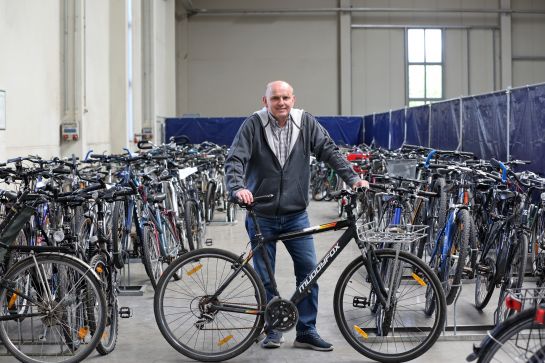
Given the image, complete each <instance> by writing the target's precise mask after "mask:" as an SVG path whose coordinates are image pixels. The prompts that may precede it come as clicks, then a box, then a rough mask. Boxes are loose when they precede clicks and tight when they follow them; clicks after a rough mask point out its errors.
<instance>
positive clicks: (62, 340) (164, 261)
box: [0, 142, 237, 362]
mask: <svg viewBox="0 0 545 363" xmlns="http://www.w3.org/2000/svg"><path fill="white" fill-rule="evenodd" d="M139 147H141V148H142V150H141V151H140V152H139V153H138V154H131V153H130V152H128V150H127V152H126V153H125V154H123V155H103V154H92V152H90V153H88V154H87V156H86V158H85V159H84V160H77V159H76V158H72V159H59V158H53V159H50V160H45V159H42V158H40V157H38V156H27V157H18V158H14V159H10V160H8V161H7V162H6V163H2V164H0V183H1V186H0V188H1V189H0V272H1V278H0V286H2V289H1V294H0V338H1V340H2V342H3V344H4V346H5V347H6V349H7V350H8V351H9V352H10V353H11V354H13V355H14V356H15V357H16V358H18V359H19V360H21V361H24V362H42V361H43V362H49V361H55V362H78V361H81V360H82V359H84V358H85V357H86V356H88V355H89V354H90V353H91V352H92V351H93V350H94V349H95V348H96V349H97V350H98V352H100V354H103V355H105V354H108V353H110V352H112V351H113V350H114V348H115V346H116V342H117V336H118V328H119V324H118V319H119V317H129V316H130V315H131V312H130V309H129V308H128V307H120V306H119V305H118V294H119V287H120V286H119V285H120V279H121V269H122V268H123V267H124V266H125V264H126V263H128V262H129V259H134V258H140V259H141V260H142V262H143V264H144V267H145V270H146V272H147V274H148V276H149V278H150V282H151V285H152V286H153V287H155V286H156V283H157V281H158V280H159V278H160V277H161V274H162V273H163V271H164V269H165V268H166V266H167V265H168V264H169V263H171V262H172V261H173V260H175V259H176V258H177V257H179V256H180V255H182V254H184V253H186V252H187V251H191V250H195V249H198V248H200V247H202V246H203V245H204V244H206V239H205V230H206V224H207V223H208V222H210V221H211V220H213V218H214V215H215V211H216V210H218V209H220V210H222V211H223V212H225V220H226V221H234V220H235V219H236V210H237V208H236V205H235V204H233V203H230V202H229V201H228V200H227V196H226V192H225V188H224V181H223V162H224V160H225V155H226V149H225V148H222V147H219V146H217V145H214V144H210V143H203V144H201V145H176V143H174V142H171V143H169V144H165V145H161V146H156V147H153V148H152V147H151V145H150V144H146V143H141V144H139Z"/></svg>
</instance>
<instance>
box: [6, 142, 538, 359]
mask: <svg viewBox="0 0 545 363" xmlns="http://www.w3.org/2000/svg"><path fill="white" fill-rule="evenodd" d="M139 146H140V147H141V148H142V150H141V152H139V153H138V154H137V155H132V154H131V153H129V152H127V153H126V154H125V155H102V154H100V155H95V154H92V153H89V154H88V155H87V156H86V158H84V160H81V161H78V160H76V159H71V160H61V159H59V158H54V159H51V160H44V159H41V158H39V157H36V156H30V157H21V158H15V159H12V160H8V162H7V163H5V164H3V165H0V179H1V181H2V183H3V187H4V188H3V189H2V190H1V191H0V212H1V214H0V216H1V218H2V219H1V222H0V257H1V258H0V264H1V265H0V268H1V271H2V277H1V278H0V286H2V290H1V292H0V338H1V339H2V342H3V343H4V345H5V347H6V348H7V349H8V350H9V351H10V352H11V353H12V354H13V355H14V356H16V357H17V358H18V359H19V360H21V361H25V362H42V361H43V362H49V361H56V362H78V361H81V360H82V359H84V358H85V357H86V356H88V355H89V354H90V353H91V351H93V350H94V349H95V348H96V349H97V350H98V351H99V352H100V353H101V354H108V353H109V352H111V351H113V349H114V348H115V345H116V342H117V333H118V327H119V325H118V318H119V317H120V316H121V317H128V316H130V309H128V308H125V307H119V306H118V300H117V296H118V292H119V283H120V281H119V280H120V270H121V269H122V268H123V267H124V266H125V264H126V263H127V262H128V260H129V259H130V258H135V257H137V258H141V259H142V261H143V263H144V266H145V270H146V272H147V274H148V276H149V278H150V281H151V284H152V286H153V287H154V288H156V295H155V299H154V311H155V315H156V320H157V323H158V326H159V329H160V331H161V333H162V334H163V336H164V337H165V338H166V339H167V341H168V342H169V343H170V344H171V345H172V346H173V347H174V348H175V349H177V350H178V351H180V352H181V353H183V354H185V355H187V356H189V357H191V358H194V359H198V360H206V361H219V360H224V359H228V358H231V357H234V356H236V355H238V354H240V353H242V352H243V351H244V350H246V349H247V348H248V347H249V346H250V345H251V344H252V343H253V342H254V341H255V339H257V337H258V335H259V334H260V333H261V332H262V331H263V328H264V326H268V327H269V328H274V329H277V330H283V329H284V330H287V329H289V328H291V327H292V326H293V325H294V324H295V323H296V320H297V319H296V318H297V310H296V308H295V305H294V303H296V302H297V301H298V300H299V299H300V298H301V297H302V296H304V294H305V293H306V290H307V287H308V286H309V285H311V284H312V283H313V282H314V281H315V280H317V279H318V278H319V276H320V275H321V273H322V272H323V271H324V270H325V269H326V268H327V267H328V266H329V264H330V263H331V261H332V260H333V258H334V257H335V256H336V254H337V251H338V250H342V249H343V248H344V247H345V246H346V245H347V244H348V242H349V241H351V240H353V241H355V243H356V244H357V246H358V248H359V249H360V250H361V256H360V257H358V258H357V259H356V260H355V261H354V262H353V263H351V264H350V265H348V266H347V268H346V270H345V271H344V272H343V273H342V274H341V277H340V280H339V283H338V284H337V287H336V289H335V298H334V310H335V319H336V321H337V323H338V325H339V329H340V330H341V332H342V333H343V336H344V337H345V338H346V339H347V341H348V342H349V343H350V344H351V345H352V346H353V347H354V348H355V349H356V350H358V351H359V352H360V353H362V354H364V355H365V356H367V357H369V358H372V359H375V360H379V361H396V362H397V361H406V360H410V359H414V358H415V357H417V356H419V355H421V354H423V353H424V352H425V351H427V350H428V349H429V348H430V347H431V346H432V345H433V343H434V342H435V341H436V340H437V338H438V336H439V334H440V332H441V330H442V329H443V327H444V323H445V319H446V309H447V307H446V305H447V304H452V303H454V302H455V301H456V300H457V297H458V295H459V293H460V291H461V289H462V284H461V282H462V281H463V279H464V278H473V279H474V280H475V294H474V295H475V306H476V307H477V308H478V309H483V308H484V307H485V306H486V305H487V304H488V303H489V301H490V299H491V296H492V294H493V291H494V289H495V288H496V287H499V289H500V294H499V295H500V297H499V299H498V305H497V306H498V307H497V308H496V311H495V314H494V315H495V322H496V323H497V324H498V325H497V327H496V328H495V329H494V331H492V332H491V333H490V337H489V338H487V339H486V340H485V341H483V343H482V344H481V345H480V347H479V348H478V349H476V350H475V353H474V356H472V357H471V358H473V359H476V358H478V359H479V361H482V362H486V361H490V360H491V359H499V360H500V361H503V360H502V357H518V358H520V360H522V361H543V359H542V358H541V360H539V359H540V357H542V356H543V355H544V352H545V348H543V346H545V342H543V340H542V338H541V335H542V334H541V333H542V332H543V330H542V328H543V323H544V320H545V308H544V307H543V306H542V305H541V303H542V302H543V295H545V294H544V293H543V292H542V285H543V282H544V281H545V259H544V256H545V254H544V253H545V252H544V251H545V241H544V238H543V234H544V231H545V219H544V218H545V217H544V216H543V214H544V213H543V210H544V203H545V202H544V198H543V197H542V195H543V194H542V193H543V191H545V183H544V181H543V180H542V179H541V178H540V177H539V176H537V175H535V174H533V173H529V172H522V173H516V172H515V171H514V170H513V169H515V168H516V167H517V166H519V165H522V164H524V162H521V161H512V162H509V163H501V162H499V161H496V160H490V161H485V160H478V159H476V158H474V157H473V155H472V154H470V153H464V152H457V151H437V150H431V149H427V148H422V147H418V146H411V145H405V146H404V147H402V148H401V149H400V150H397V151H395V152H389V151H385V150H375V149H371V148H366V147H360V148H346V149H344V151H345V153H346V155H347V159H348V160H350V161H351V162H353V163H354V170H355V171H356V172H358V173H360V174H361V175H362V177H364V178H366V179H367V180H369V181H370V182H371V184H370V185H371V188H370V189H369V190H360V191H356V192H350V191H346V190H345V189H346V188H345V189H343V185H342V183H341V182H340V181H339V178H337V177H336V175H335V174H334V173H333V172H332V171H330V170H329V169H327V168H326V167H325V165H323V164H320V163H317V162H314V163H313V164H312V165H311V168H312V171H313V172H312V176H311V178H312V180H311V185H312V197H313V198H314V199H317V200H319V199H328V198H335V199H337V205H338V211H339V216H341V217H345V218H343V219H342V220H341V221H337V222H332V223H329V224H325V225H321V226H318V227H317V228H311V229H307V230H304V231H301V233H303V234H313V233H320V232H323V231H327V230H334V229H340V228H346V231H345V233H344V234H343V236H341V238H340V239H339V241H338V242H337V244H336V245H334V246H333V248H332V249H331V250H330V251H329V252H328V253H327V254H326V256H325V257H324V258H323V259H322V260H321V261H320V263H319V265H318V266H317V267H316V270H315V271H316V273H314V274H313V275H311V276H309V277H308V278H307V279H305V281H304V282H303V284H306V285H302V286H301V287H300V288H298V290H297V291H298V292H296V293H295V294H294V296H293V297H292V299H291V300H285V299H281V298H280V297H278V298H277V299H275V300H274V301H271V302H269V303H268V304H267V302H266V299H265V294H264V288H263V284H262V283H261V281H260V280H259V279H257V278H256V276H257V275H256V274H255V271H253V269H252V267H251V266H250V264H249V263H248V262H249V261H250V260H251V258H252V256H253V254H254V252H255V253H259V251H257V249H256V250H255V251H253V250H250V251H247V252H245V253H243V254H241V255H240V256H238V255H235V254H233V253H231V252H228V251H221V250H217V249H207V248H203V247H204V246H203V245H205V244H206V239H205V229H206V224H207V222H210V221H212V220H213V219H214V214H215V211H216V210H217V209H222V210H223V211H224V212H225V214H226V217H225V219H226V221H228V222H229V221H234V220H235V219H236V211H237V205H236V203H233V202H231V201H229V200H228V198H227V195H226V190H225V186H224V181H223V161H224V159H225V155H226V149H225V148H221V147H219V146H217V145H213V144H210V143H204V144H201V145H176V144H175V143H170V144H166V145H161V146H154V147H151V145H150V144H146V143H142V144H140V145H139ZM256 200H257V201H259V198H256ZM241 206H242V207H245V208H248V211H249V213H250V214H249V215H250V216H252V206H245V205H241ZM298 235H299V234H297V233H292V234H290V235H289V236H288V235H287V236H275V238H279V239H289V238H291V237H293V236H298ZM254 238H257V239H259V241H260V242H261V243H260V244H259V246H261V245H262V244H263V243H266V242H267V241H266V239H263V237H262V236H255V237H254ZM189 251H193V252H191V253H187V252H189ZM422 260H424V261H426V263H427V265H426V264H424V263H422V262H421V261H422ZM167 266H168V268H167ZM530 275H533V276H535V279H534V280H536V281H537V283H536V285H535V287H533V286H532V287H531V288H530V287H528V286H529V285H528V283H527V284H525V285H523V283H524V278H525V276H530ZM527 282H528V281H527ZM523 308H525V310H524V311H523V312H522V313H520V314H513V313H514V312H515V311H519V310H522V309H523ZM511 315H513V316H511ZM521 332H523V333H521ZM514 338H515V340H513V339H514ZM520 341H523V343H522V344H521V343H520ZM502 354H503V355H502ZM498 357H499V358H498ZM536 359H537V360H536Z"/></svg>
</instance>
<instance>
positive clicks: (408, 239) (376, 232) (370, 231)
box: [356, 221, 428, 243]
mask: <svg viewBox="0 0 545 363" xmlns="http://www.w3.org/2000/svg"><path fill="white" fill-rule="evenodd" d="M356 227H357V228H356V231H357V233H358V238H359V239H360V240H361V241H363V242H367V243H413V242H416V241H418V240H419V239H421V238H424V237H426V236H427V233H426V229H427V228H428V226H426V225H416V224H415V225H412V224H405V225H401V224H397V225H393V224H392V225H389V226H388V227H386V228H385V229H384V230H380V229H379V228H378V226H377V225H376V223H375V222H368V223H359V221H358V223H357V225H356Z"/></svg>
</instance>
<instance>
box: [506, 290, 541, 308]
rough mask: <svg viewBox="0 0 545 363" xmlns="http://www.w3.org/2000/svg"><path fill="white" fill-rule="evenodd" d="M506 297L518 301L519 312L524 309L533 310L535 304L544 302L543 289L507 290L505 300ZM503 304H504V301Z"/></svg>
mask: <svg viewBox="0 0 545 363" xmlns="http://www.w3.org/2000/svg"><path fill="white" fill-rule="evenodd" d="M507 296H510V297H511V298H515V299H517V300H518V301H520V304H521V310H522V309H525V308H526V309H527V308H533V307H535V306H536V305H537V304H540V303H543V302H545V287H521V288H512V289H507V290H506V294H505V298H506V299H507ZM503 303H504V304H505V300H504V302H503Z"/></svg>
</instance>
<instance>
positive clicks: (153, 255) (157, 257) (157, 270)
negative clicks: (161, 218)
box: [142, 222, 164, 289]
mask: <svg viewBox="0 0 545 363" xmlns="http://www.w3.org/2000/svg"><path fill="white" fill-rule="evenodd" d="M142 237H143V238H142V239H143V241H142V262H143V263H144V269H145V270H146V274H147V275H148V277H149V280H150V283H151V286H152V287H153V288H154V289H155V288H156V286H157V282H158V281H159V278H160V277H161V274H162V273H163V270H164V269H163V262H162V258H161V246H160V245H161V241H160V240H159V231H158V230H157V227H156V226H155V224H153V223H151V222H147V223H145V224H144V226H143V228H142Z"/></svg>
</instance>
